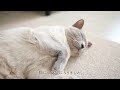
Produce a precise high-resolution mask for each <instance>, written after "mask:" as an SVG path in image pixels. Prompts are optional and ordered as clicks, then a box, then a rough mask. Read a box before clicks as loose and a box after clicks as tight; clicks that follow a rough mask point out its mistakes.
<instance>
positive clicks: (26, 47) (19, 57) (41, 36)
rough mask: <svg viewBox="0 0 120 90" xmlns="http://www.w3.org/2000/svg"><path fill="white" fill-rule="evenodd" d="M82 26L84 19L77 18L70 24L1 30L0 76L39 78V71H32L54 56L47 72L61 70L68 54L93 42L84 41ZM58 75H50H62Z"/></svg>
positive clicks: (7, 77)
mask: <svg viewBox="0 0 120 90" xmlns="http://www.w3.org/2000/svg"><path fill="white" fill-rule="evenodd" d="M83 25H84V20H83V19H80V20H78V21H77V22H76V23H75V24H73V25H72V26H70V27H62V26H40V27H38V28H30V27H21V28H15V29H12V30H3V31H0V78H1V79H31V78H38V79H39V77H37V76H39V75H40V74H38V73H35V71H37V70H38V68H41V66H40V64H41V63H45V61H47V60H50V58H55V59H56V61H55V62H54V64H53V65H52V66H51V71H50V72H51V73H52V74H55V75H58V74H59V73H60V72H63V71H64V69H65V67H66V64H67V62H68V60H69V58H70V57H71V56H79V54H80V53H81V52H83V51H84V49H86V48H89V47H91V45H92V43H91V42H88V41H87V40H86V37H85V35H84V33H83V31H82V27H83ZM59 76H60V75H58V77H56V76H54V77H51V78H55V77H56V78H61V77H62V76H60V77H59ZM46 78H47V77H46ZM62 78H63V77H62Z"/></svg>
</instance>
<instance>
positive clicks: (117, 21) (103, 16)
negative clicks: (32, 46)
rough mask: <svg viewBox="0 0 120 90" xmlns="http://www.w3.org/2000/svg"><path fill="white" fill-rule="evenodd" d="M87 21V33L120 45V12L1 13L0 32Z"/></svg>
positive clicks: (85, 26) (85, 27) (68, 24)
mask: <svg viewBox="0 0 120 90" xmlns="http://www.w3.org/2000/svg"><path fill="white" fill-rule="evenodd" d="M81 18H82V19H84V20H85V25H84V27H83V29H84V31H85V32H91V33H92V32H94V33H95V34H96V35H97V36H99V37H102V38H105V39H108V40H112V41H114V42H117V43H120V11H54V12H52V14H51V15H50V16H45V15H44V12H43V11H42V12H41V11H0V30H5V29H9V28H14V27H21V26H29V27H38V26H40V25H64V26H70V25H72V24H73V23H75V22H76V21H77V20H79V19H81Z"/></svg>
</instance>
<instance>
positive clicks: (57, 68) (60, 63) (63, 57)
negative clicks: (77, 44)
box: [52, 49, 70, 74]
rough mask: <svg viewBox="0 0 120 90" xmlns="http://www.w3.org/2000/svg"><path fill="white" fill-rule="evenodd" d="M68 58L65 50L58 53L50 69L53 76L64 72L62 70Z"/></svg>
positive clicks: (68, 55)
mask: <svg viewBox="0 0 120 90" xmlns="http://www.w3.org/2000/svg"><path fill="white" fill-rule="evenodd" d="M69 58H70V54H69V52H68V51H67V50H66V49H62V50H61V51H59V53H58V59H57V61H56V62H55V64H54V65H53V67H52V73H53V74H60V73H62V72H63V71H64V68H65V66H66V64H67V62H68V59H69Z"/></svg>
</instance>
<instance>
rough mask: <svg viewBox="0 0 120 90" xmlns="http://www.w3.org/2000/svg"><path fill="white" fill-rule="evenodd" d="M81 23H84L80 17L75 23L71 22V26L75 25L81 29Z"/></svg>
mask: <svg viewBox="0 0 120 90" xmlns="http://www.w3.org/2000/svg"><path fill="white" fill-rule="evenodd" d="M83 25H84V20H83V19H80V20H78V21H77V22H76V23H75V24H73V27H76V28H78V29H82V27H83Z"/></svg>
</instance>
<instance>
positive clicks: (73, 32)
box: [67, 19, 92, 56]
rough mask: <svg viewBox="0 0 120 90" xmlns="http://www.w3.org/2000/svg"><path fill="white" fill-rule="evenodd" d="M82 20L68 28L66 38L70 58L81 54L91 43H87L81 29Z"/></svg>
mask: <svg viewBox="0 0 120 90" xmlns="http://www.w3.org/2000/svg"><path fill="white" fill-rule="evenodd" d="M83 25H84V20H83V19H80V20H78V21H77V22H76V23H75V24H73V26H72V27H69V29H68V31H67V32H68V33H67V38H68V43H69V46H70V49H71V54H72V56H76V55H77V54H79V53H81V52H83V51H84V50H85V49H86V48H89V47H91V46H92V43H91V42H89V41H87V39H86V36H85V34H84V33H83V30H82V27H83Z"/></svg>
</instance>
